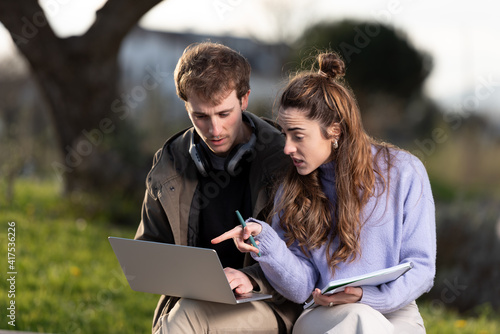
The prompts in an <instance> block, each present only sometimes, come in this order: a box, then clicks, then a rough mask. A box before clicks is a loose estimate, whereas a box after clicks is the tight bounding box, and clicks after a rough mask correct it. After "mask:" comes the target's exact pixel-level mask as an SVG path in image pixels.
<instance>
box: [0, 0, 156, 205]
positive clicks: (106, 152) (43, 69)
mask: <svg viewBox="0 0 500 334" xmlns="http://www.w3.org/2000/svg"><path fill="white" fill-rule="evenodd" d="M159 2H160V0H146V1H133V0H126V1H123V0H122V1H121V0H118V1H117V0H110V1H107V2H106V3H105V4H104V6H103V7H102V8H101V9H100V10H98V11H97V13H96V20H95V22H94V24H93V25H92V26H91V27H90V28H89V29H88V31H87V32H86V33H84V34H83V35H81V36H72V37H69V38H59V37H58V36H56V34H55V33H54V31H53V29H52V27H51V26H50V24H49V22H48V21H47V17H46V15H45V13H44V11H43V9H42V8H41V7H40V5H39V3H38V1H37V0H26V1H8V0H0V22H2V23H3V24H4V26H5V27H6V28H7V29H8V31H9V32H10V34H11V37H12V39H13V41H14V43H15V45H16V46H17V48H18V50H19V51H20V52H21V53H22V54H23V55H24V57H25V58H26V60H27V62H28V63H29V66H30V69H31V73H32V76H33V78H34V79H35V81H36V82H37V83H38V87H39V90H40V92H41V94H42V95H43V100H44V101H45V102H46V105H47V106H48V111H49V114H50V115H51V120H52V124H53V129H54V131H55V136H56V139H57V147H58V151H59V154H60V157H59V158H58V159H55V160H53V161H52V163H51V167H52V169H53V170H54V171H55V173H56V175H57V176H58V177H59V178H60V180H61V181H63V182H64V189H65V192H66V193H67V194H69V193H72V192H74V191H85V192H89V193H92V194H93V195H94V196H96V198H100V197H102V196H105V197H106V198H108V199H110V198H114V197H116V198H118V199H123V198H124V197H134V196H135V192H134V190H135V189H136V188H138V186H142V185H143V180H144V177H145V169H146V166H144V165H143V164H141V163H142V161H145V160H142V159H138V158H139V156H140V151H139V150H138V147H139V143H137V142H136V141H135V140H134V138H135V136H136V135H135V129H134V127H133V126H131V125H130V124H128V123H129V122H127V120H125V116H126V115H124V114H123V108H120V106H119V105H117V104H116V103H114V101H115V99H116V97H117V95H118V94H117V93H118V89H117V84H118V78H119V66H118V59H117V56H118V51H119V49H120V44H121V41H122V40H123V38H124V37H125V36H126V35H127V33H128V32H129V30H130V29H131V28H132V27H134V26H135V25H136V24H137V22H138V20H139V19H140V18H141V17H142V16H143V15H144V14H145V13H146V12H147V11H149V10H150V9H151V8H152V7H154V6H155V5H156V4H157V3H159ZM15 113H16V112H14V113H13V112H9V114H15ZM11 137H12V135H11ZM20 148H21V146H17V152H21V151H23V150H21V149H20ZM18 160H19V159H10V163H11V166H12V168H15V165H16V164H15V162H16V161H18ZM10 179H12V178H10ZM97 201H99V200H97Z"/></svg>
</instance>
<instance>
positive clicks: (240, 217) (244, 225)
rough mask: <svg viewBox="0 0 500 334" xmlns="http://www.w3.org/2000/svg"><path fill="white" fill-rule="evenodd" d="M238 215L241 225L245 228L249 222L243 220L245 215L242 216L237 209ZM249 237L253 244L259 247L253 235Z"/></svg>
mask: <svg viewBox="0 0 500 334" xmlns="http://www.w3.org/2000/svg"><path fill="white" fill-rule="evenodd" d="M236 215H237V216H238V219H239V221H240V223H241V226H243V228H245V227H246V226H247V224H245V221H244V220H243V217H242V216H241V214H240V212H239V211H238V210H236ZM249 239H250V242H251V243H252V245H253V246H254V247H255V248H257V249H259V247H257V244H256V243H255V239H254V238H253V236H252V235H250V238H249ZM258 255H259V256H260V251H259V254H258Z"/></svg>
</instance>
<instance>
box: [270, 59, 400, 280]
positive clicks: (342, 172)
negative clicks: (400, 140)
mask: <svg viewBox="0 0 500 334" xmlns="http://www.w3.org/2000/svg"><path fill="white" fill-rule="evenodd" d="M317 63H318V64H319V70H317V69H316V68H315V67H314V65H313V69H312V70H310V71H305V72H300V73H298V74H296V76H295V77H294V78H292V79H291V80H290V81H289V83H288V84H287V86H286V87H285V88H284V90H283V93H282V94H281V99H280V100H279V109H278V113H279V112H282V111H283V110H285V109H287V108H297V109H299V110H301V111H303V112H304V113H305V116H306V117H307V118H308V119H311V120H316V121H317V122H318V123H319V124H320V129H321V132H322V135H323V137H324V138H327V139H330V138H332V136H331V135H329V134H328V132H327V129H328V128H329V127H330V126H331V125H333V124H334V123H338V124H339V126H340V136H339V138H338V148H337V149H332V158H333V159H334V160H335V188H336V189H335V191H336V194H337V201H336V203H331V202H330V200H329V199H328V198H327V196H326V195H325V194H324V192H323V190H322V188H321V182H320V180H319V176H318V170H315V171H314V172H312V173H310V174H308V175H300V174H299V173H297V171H296V170H295V168H292V169H291V170H290V171H289V172H288V174H287V175H286V176H285V178H284V180H282V182H281V184H280V187H281V193H280V195H281V196H280V198H279V200H278V201H277V202H276V203H275V206H274V209H273V211H272V213H271V214H272V215H275V214H278V215H280V216H279V217H280V224H281V227H282V228H283V229H284V231H285V240H286V243H287V245H288V246H290V245H291V244H293V243H294V242H298V245H299V246H300V247H301V249H302V251H303V252H304V254H306V255H307V252H306V250H312V249H315V248H319V247H321V246H322V245H323V244H324V243H325V242H327V241H330V242H329V244H328V247H327V250H326V252H327V254H326V255H327V259H328V262H329V264H330V268H331V270H332V273H333V272H335V268H336V266H337V264H338V263H340V262H351V261H354V260H355V259H356V257H358V256H360V245H359V240H360V231H361V228H362V225H363V219H366V218H367V217H362V209H363V207H364V205H365V204H366V203H367V202H368V200H369V199H370V197H371V196H375V192H376V191H375V185H376V175H379V176H381V183H382V186H383V189H385V188H386V186H387V185H386V180H385V178H384V177H383V175H382V174H381V173H380V172H379V171H378V167H377V163H376V161H377V160H378V156H379V155H381V156H382V157H383V158H384V159H385V160H386V162H387V163H388V166H390V165H391V164H390V160H391V159H390V153H389V147H390V145H388V144H385V143H380V142H377V141H376V140H374V139H373V138H371V137H370V136H368V135H367V133H366V132H365V130H364V128H363V125H362V121H361V116H360V112H359V108H358V105H357V102H356V99H355V97H354V94H353V93H352V91H351V89H350V88H349V87H348V86H347V84H346V83H345V81H344V80H343V76H344V74H345V64H344V62H343V61H342V59H341V58H340V57H339V56H338V55H337V54H336V53H333V52H328V53H321V54H319V55H318V56H317ZM372 145H374V146H375V147H377V154H376V157H375V158H374V157H373V156H372V152H371V148H372ZM384 174H385V173H384ZM377 182H378V180H377ZM387 182H388V180H387ZM383 192H384V190H382V193H383ZM377 194H380V193H379V192H378V191H377ZM332 217H333V218H334V219H335V222H336V223H335V224H332ZM335 237H338V239H339V245H338V248H337V249H336V250H334V252H333V254H332V255H330V253H331V246H332V241H333V240H334V238H335Z"/></svg>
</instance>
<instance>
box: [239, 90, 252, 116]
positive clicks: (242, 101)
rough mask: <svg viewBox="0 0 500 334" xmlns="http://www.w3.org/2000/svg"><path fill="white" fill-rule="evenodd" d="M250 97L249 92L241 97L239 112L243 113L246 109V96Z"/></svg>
mask: <svg viewBox="0 0 500 334" xmlns="http://www.w3.org/2000/svg"><path fill="white" fill-rule="evenodd" d="M249 95H250V90H248V92H247V93H246V94H245V95H243V96H242V97H241V110H243V111H245V110H247V108H248V96H249Z"/></svg>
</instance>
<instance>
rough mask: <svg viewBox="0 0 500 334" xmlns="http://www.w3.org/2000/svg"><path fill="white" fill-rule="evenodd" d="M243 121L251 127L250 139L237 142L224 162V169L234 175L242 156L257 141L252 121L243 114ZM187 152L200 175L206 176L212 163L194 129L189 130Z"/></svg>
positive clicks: (249, 151)
mask: <svg viewBox="0 0 500 334" xmlns="http://www.w3.org/2000/svg"><path fill="white" fill-rule="evenodd" d="M242 117H243V121H244V122H245V123H247V124H248V125H250V128H251V129H252V135H251V137H250V140H249V141H248V142H247V143H242V144H238V145H236V146H235V147H233V148H232V149H231V151H230V152H229V154H228V155H227V157H226V162H225V163H224V169H225V171H226V172H227V173H228V174H229V175H231V176H236V175H237V174H238V173H239V171H238V167H239V166H240V164H241V162H242V160H243V157H245V156H247V154H250V153H252V152H253V150H254V148H255V143H256V142H257V136H256V128H255V124H254V123H253V121H252V120H251V119H250V117H248V116H246V115H245V114H243V116H242ZM189 154H190V155H191V158H192V159H193V161H194V164H195V165H196V168H197V169H198V171H199V172H200V173H201V175H203V176H205V177H207V176H208V173H209V172H210V171H212V163H211V162H210V157H209V156H208V152H206V149H205V148H204V147H203V145H202V144H201V143H200V136H199V135H198V133H197V132H196V130H195V129H193V131H192V132H191V145H189Z"/></svg>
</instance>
